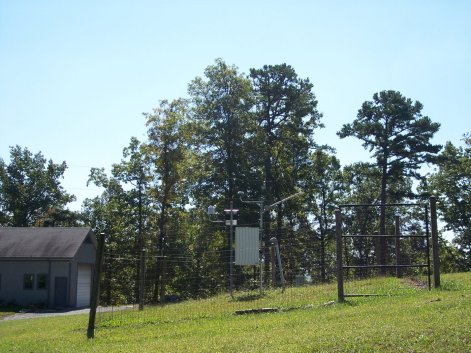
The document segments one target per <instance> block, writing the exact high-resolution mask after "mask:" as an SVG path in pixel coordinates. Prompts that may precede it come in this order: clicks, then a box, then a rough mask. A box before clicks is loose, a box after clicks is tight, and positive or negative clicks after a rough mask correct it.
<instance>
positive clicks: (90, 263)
mask: <svg viewBox="0 0 471 353" xmlns="http://www.w3.org/2000/svg"><path fill="white" fill-rule="evenodd" d="M96 248H97V241H96V237H95V234H94V233H93V231H92V230H91V228H79V227H76V228H62V227H60V228H57V227H44V228H7V227H0V305H7V304H17V305H45V306H48V307H76V308H80V307H87V306H90V293H91V286H92V275H93V271H94V268H95V256H96Z"/></svg>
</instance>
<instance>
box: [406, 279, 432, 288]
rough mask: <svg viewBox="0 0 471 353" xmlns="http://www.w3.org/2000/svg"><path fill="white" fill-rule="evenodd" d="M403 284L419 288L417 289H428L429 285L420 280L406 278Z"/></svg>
mask: <svg viewBox="0 0 471 353" xmlns="http://www.w3.org/2000/svg"><path fill="white" fill-rule="evenodd" d="M402 283H404V284H405V285H407V286H409V287H413V288H417V289H427V288H428V284H427V282H425V281H422V280H420V279H418V278H405V279H403V280H402Z"/></svg>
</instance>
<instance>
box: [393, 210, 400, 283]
mask: <svg viewBox="0 0 471 353" xmlns="http://www.w3.org/2000/svg"><path fill="white" fill-rule="evenodd" d="M394 221H395V222H394V225H395V227H394V230H395V231H394V235H395V236H396V238H395V247H396V265H400V262H401V248H400V235H401V223H400V220H399V216H397V215H396V216H394ZM396 277H397V278H400V277H402V271H401V268H400V267H396Z"/></svg>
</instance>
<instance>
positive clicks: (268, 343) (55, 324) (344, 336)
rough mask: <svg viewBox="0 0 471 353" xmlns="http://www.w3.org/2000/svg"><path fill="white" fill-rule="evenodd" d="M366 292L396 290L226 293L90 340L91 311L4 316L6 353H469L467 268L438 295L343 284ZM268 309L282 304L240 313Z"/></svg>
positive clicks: (105, 319) (109, 317) (115, 326)
mask: <svg viewBox="0 0 471 353" xmlns="http://www.w3.org/2000/svg"><path fill="white" fill-rule="evenodd" d="M364 288H367V290H368V291H370V292H382V293H389V294H397V295H391V296H384V297H368V298H351V299H349V300H348V301H347V302H346V303H344V304H333V303H331V301H333V300H335V299H336V285H335V284H332V285H322V286H310V287H304V288H293V289H288V290H287V291H286V292H285V293H283V294H282V293H279V292H267V293H266V295H264V296H263V297H262V298H256V296H255V297H244V296H243V295H239V294H236V296H235V299H231V298H230V297H228V296H227V295H221V296H219V297H216V298H211V299H208V300H201V301H195V302H189V303H180V304H173V305H168V306H166V307H164V308H148V309H146V310H144V312H136V311H126V312H120V313H113V314H100V315H99V321H98V323H97V329H96V333H95V335H96V337H95V339H93V340H87V339H86V326H87V322H88V316H87V315H77V316H67V317H54V318H40V319H39V318H38V319H29V320H18V321H0V352H447V353H448V352H471V315H470V313H471V273H461V274H451V275H444V276H443V277H442V288H441V289H439V290H435V289H433V290H432V291H427V290H423V289H417V288H415V287H414V286H411V285H410V284H407V283H405V281H403V280H397V279H392V278H382V279H375V280H368V281H360V282H355V283H348V284H347V286H346V289H349V290H354V291H356V292H358V291H361V290H362V289H364ZM288 299H289V300H288ZM325 303H327V304H325ZM268 306H269V307H275V308H279V309H281V310H280V311H279V312H275V313H265V314H249V315H234V312H235V310H239V309H244V308H251V307H258V308H261V307H268Z"/></svg>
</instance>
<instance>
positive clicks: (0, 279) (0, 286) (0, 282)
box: [0, 273, 2, 289]
mask: <svg viewBox="0 0 471 353" xmlns="http://www.w3.org/2000/svg"><path fill="white" fill-rule="evenodd" d="M0 289H2V274H1V273H0Z"/></svg>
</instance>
